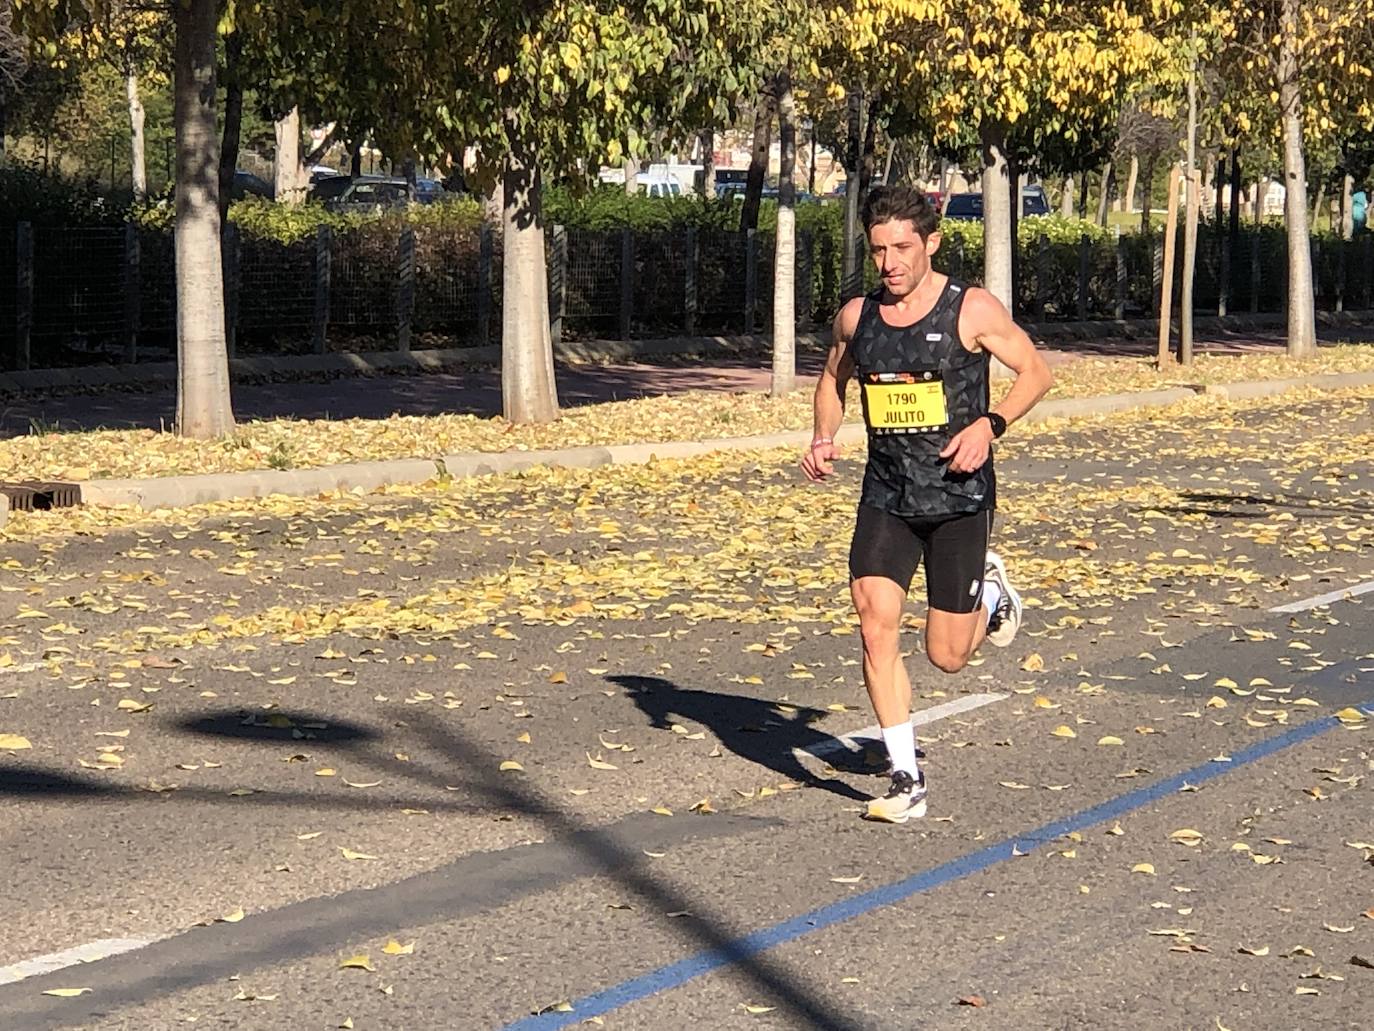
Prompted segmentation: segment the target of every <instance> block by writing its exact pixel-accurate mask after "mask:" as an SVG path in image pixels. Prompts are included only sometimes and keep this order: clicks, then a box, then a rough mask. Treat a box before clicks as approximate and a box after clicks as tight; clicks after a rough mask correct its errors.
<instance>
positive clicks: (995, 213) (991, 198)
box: [982, 120, 1012, 311]
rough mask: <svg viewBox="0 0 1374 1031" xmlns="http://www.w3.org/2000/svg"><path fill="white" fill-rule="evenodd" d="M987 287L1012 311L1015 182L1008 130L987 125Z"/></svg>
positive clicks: (985, 186) (984, 191)
mask: <svg viewBox="0 0 1374 1031" xmlns="http://www.w3.org/2000/svg"><path fill="white" fill-rule="evenodd" d="M982 138H983V168H982V172H983V286H984V288H985V289H987V290H988V292H989V293H991V294H992V295H993V296H994V297H996V298H997V299H998V300H999V301H1001V302H1002V304H1003V305H1005V306H1006V309H1007V311H1011V310H1012V296H1011V289H1012V283H1011V248H1012V238H1011V183H1010V181H1009V179H1010V176H1009V170H1008V168H1007V152H1006V143H1005V139H1006V136H1005V129H1004V128H1003V126H1001V125H999V124H996V123H994V122H992V121H991V120H988V121H985V122H984V123H983V130H982Z"/></svg>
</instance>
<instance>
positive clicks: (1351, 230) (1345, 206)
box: [1341, 173, 1355, 240]
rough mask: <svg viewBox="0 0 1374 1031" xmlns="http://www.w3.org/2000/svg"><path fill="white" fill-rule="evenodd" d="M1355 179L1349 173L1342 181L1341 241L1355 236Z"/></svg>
mask: <svg viewBox="0 0 1374 1031" xmlns="http://www.w3.org/2000/svg"><path fill="white" fill-rule="evenodd" d="M1354 197H1355V177H1354V176H1353V175H1350V174H1349V173H1347V174H1346V175H1345V177H1344V178H1343V179H1342V180H1341V239H1342V240H1349V239H1351V238H1353V237H1354V235H1355V211H1354V204H1355V200H1354Z"/></svg>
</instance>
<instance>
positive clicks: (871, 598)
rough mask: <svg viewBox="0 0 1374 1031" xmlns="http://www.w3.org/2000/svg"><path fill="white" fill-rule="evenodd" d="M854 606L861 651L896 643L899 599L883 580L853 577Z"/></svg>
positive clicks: (884, 648)
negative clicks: (857, 616) (855, 578)
mask: <svg viewBox="0 0 1374 1031" xmlns="http://www.w3.org/2000/svg"><path fill="white" fill-rule="evenodd" d="M852 590H853V595H854V608H855V610H856V611H857V612H858V614H859V636H860V638H861V639H862V640H863V645H864V651H866V652H868V653H870V654H873V653H879V652H886V651H892V650H894V649H895V648H896V647H897V639H898V635H899V632H900V626H899V624H900V623H901V619H902V599H901V596H900V595H897V594H894V593H893V592H892V590H891V589H890V588H889V587H888V585H885V584H881V583H879V584H872V583H867V582H865V581H864V580H856V581H855V582H854V585H853V588H852Z"/></svg>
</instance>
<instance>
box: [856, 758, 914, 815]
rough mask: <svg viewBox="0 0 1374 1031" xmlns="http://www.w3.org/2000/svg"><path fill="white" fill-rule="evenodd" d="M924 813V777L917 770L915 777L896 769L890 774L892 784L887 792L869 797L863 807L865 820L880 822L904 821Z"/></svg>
mask: <svg viewBox="0 0 1374 1031" xmlns="http://www.w3.org/2000/svg"><path fill="white" fill-rule="evenodd" d="M925 814H926V778H925V774H924V773H920V772H918V773H917V774H916V776H915V777H913V776H912V775H911V774H909V773H907V772H906V770H898V771H897V772H896V773H894V774H893V775H892V784H891V786H890V787H888V789H887V794H885V795H883V796H882V797H881V798H874V799H871V800H870V801H869V803H868V805H867V807H866V808H865V809H864V819H865V820H877V821H879V822H880V823H906V822H907V820H909V819H911V818H912V817H913V816H915V817H921V816H925Z"/></svg>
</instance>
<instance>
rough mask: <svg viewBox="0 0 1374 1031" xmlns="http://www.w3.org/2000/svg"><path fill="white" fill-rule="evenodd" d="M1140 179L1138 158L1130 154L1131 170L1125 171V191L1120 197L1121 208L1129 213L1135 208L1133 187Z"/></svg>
mask: <svg viewBox="0 0 1374 1031" xmlns="http://www.w3.org/2000/svg"><path fill="white" fill-rule="evenodd" d="M1139 181H1140V158H1139V157H1138V156H1136V155H1135V154H1132V155H1131V170H1130V171H1129V172H1127V173H1126V193H1125V195H1124V196H1122V198H1121V210H1122V211H1124V212H1126V213H1127V214H1130V213H1131V212H1132V211H1134V210H1135V188H1136V184H1137V183H1138V182H1139Z"/></svg>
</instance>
